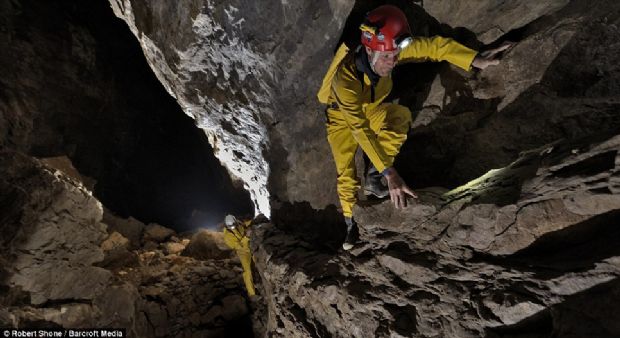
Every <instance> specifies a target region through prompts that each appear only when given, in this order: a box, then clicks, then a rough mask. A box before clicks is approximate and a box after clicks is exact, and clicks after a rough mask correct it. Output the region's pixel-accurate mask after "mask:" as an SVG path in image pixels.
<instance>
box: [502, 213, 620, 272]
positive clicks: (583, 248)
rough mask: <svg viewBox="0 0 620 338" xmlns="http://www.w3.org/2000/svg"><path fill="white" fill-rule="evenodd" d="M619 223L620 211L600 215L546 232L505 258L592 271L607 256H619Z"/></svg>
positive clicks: (571, 269)
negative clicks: (527, 245) (524, 247)
mask: <svg viewBox="0 0 620 338" xmlns="http://www.w3.org/2000/svg"><path fill="white" fill-rule="evenodd" d="M619 224H620V211H618V210H616V211H611V212H608V213H605V214H601V215H598V216H595V217H592V218H591V219H588V220H587V221H584V222H581V223H579V224H576V225H573V226H571V227H568V228H566V229H562V230H558V231H554V232H550V233H547V234H545V235H543V236H541V237H540V238H539V239H537V240H536V241H535V242H534V243H532V245H530V246H529V247H528V248H526V249H523V250H521V251H519V252H516V253H515V254H513V255H510V256H508V257H506V259H507V260H509V261H510V260H512V261H515V262H519V263H523V264H527V265H528V266H531V267H541V268H543V269H552V270H557V271H559V272H569V271H572V272H577V271H586V270H590V269H593V268H595V264H596V263H598V262H601V261H602V260H604V259H606V258H610V257H615V256H620V245H618V243H620V227H619V226H618V225H619ZM542 274H544V272H543V273H542ZM540 277H541V278H545V277H547V276H543V275H541V276H540Z"/></svg>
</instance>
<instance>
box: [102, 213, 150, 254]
mask: <svg viewBox="0 0 620 338" xmlns="http://www.w3.org/2000/svg"><path fill="white" fill-rule="evenodd" d="M103 222H104V223H105V224H107V225H108V229H109V230H108V231H116V232H118V233H120V234H121V235H123V236H124V237H126V238H127V239H129V241H130V244H131V248H133V249H136V248H138V247H140V246H141V245H142V243H141V241H142V232H143V231H144V223H142V222H140V221H138V220H137V219H135V218H133V217H129V218H120V217H117V216H115V215H114V214H113V213H112V212H111V211H110V210H107V209H106V208H104V211H103Z"/></svg>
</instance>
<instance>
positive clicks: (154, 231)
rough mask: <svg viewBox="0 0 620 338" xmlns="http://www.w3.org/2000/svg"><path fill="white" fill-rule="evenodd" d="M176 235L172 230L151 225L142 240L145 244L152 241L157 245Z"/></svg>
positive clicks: (145, 230)
mask: <svg viewBox="0 0 620 338" xmlns="http://www.w3.org/2000/svg"><path fill="white" fill-rule="evenodd" d="M174 234H175V232H174V230H172V229H169V228H166V227H164V226H161V225H159V224H154V223H151V224H149V225H147V226H146V227H145V228H144V234H143V237H142V240H143V241H144V242H148V241H152V242H156V243H161V242H163V241H165V240H167V239H168V238H170V237H171V236H172V235H174Z"/></svg>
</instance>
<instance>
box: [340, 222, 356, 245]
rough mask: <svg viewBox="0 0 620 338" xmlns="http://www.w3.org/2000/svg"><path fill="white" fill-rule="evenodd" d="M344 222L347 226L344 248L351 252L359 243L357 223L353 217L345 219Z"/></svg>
mask: <svg viewBox="0 0 620 338" xmlns="http://www.w3.org/2000/svg"><path fill="white" fill-rule="evenodd" d="M344 222H345V223H346V224H347V236H346V237H345V238H344V243H342V248H343V249H345V250H351V249H352V248H353V246H354V245H355V242H357V223H356V222H355V220H353V218H351V217H345V218H344Z"/></svg>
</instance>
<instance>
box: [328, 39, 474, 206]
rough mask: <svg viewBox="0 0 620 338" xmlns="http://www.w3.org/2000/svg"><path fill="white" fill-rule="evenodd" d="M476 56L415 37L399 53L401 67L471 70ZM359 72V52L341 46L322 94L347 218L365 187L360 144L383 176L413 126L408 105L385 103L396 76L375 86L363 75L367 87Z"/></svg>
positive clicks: (460, 47)
mask: <svg viewBox="0 0 620 338" xmlns="http://www.w3.org/2000/svg"><path fill="white" fill-rule="evenodd" d="M476 54H477V52H476V51H474V50H472V49H470V48H467V47H465V46H463V45H461V44H460V43H458V42H456V41H454V40H452V39H449V38H444V37H440V36H436V37H431V38H428V37H416V38H415V39H414V41H413V42H412V43H411V44H410V45H409V46H407V47H406V48H404V49H403V50H402V51H401V52H400V54H399V56H398V63H405V62H422V61H428V60H431V61H448V62H450V63H452V64H454V65H456V66H458V67H460V68H463V69H465V70H469V69H470V67H471V63H472V61H473V59H474V57H475V56H476ZM359 74H360V73H359V71H358V69H357V66H356V60H355V52H354V51H349V50H348V48H347V47H346V46H345V45H344V44H342V45H341V46H340V47H339V49H338V51H337V52H336V55H335V57H334V60H333V61H332V63H331V65H330V67H329V69H328V71H327V74H326V75H325V78H324V79H323V84H322V86H321V89H320V90H319V93H318V94H317V97H318V99H319V101H320V102H322V103H326V104H327V106H328V108H327V110H326V115H327V124H326V126H327V140H328V142H329V144H330V146H331V150H332V154H333V156H334V161H335V162H336V170H337V173H338V178H337V183H338V186H337V188H338V197H339V199H340V204H341V206H342V212H343V214H344V216H345V217H352V215H353V213H352V209H353V205H354V204H355V203H356V201H357V199H356V194H357V190H358V189H359V188H360V181H359V179H358V178H357V174H356V172H355V161H354V157H355V152H356V150H357V147H358V145H359V146H361V147H362V150H363V151H364V153H366V155H367V156H368V158H369V159H370V161H371V162H372V164H373V165H374V166H375V168H376V169H377V170H378V171H379V172H383V171H384V170H385V169H387V168H389V167H391V166H392V163H393V162H394V157H395V156H396V155H397V154H398V152H399V150H400V147H401V145H402V144H403V143H404V142H405V140H406V139H407V132H408V130H409V126H410V124H411V112H410V111H409V109H408V108H407V107H404V106H401V105H397V104H391V103H383V100H384V99H385V97H386V96H387V95H388V94H389V93H390V91H391V90H392V78H391V76H386V77H380V78H379V80H378V81H377V82H376V84H375V85H374V88H371V79H370V78H369V76H368V74H366V73H364V74H363V79H364V84H363V85H362V82H361V76H360V75H359ZM373 94H374V95H373ZM371 96H374V100H371V98H372V97H371Z"/></svg>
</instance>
